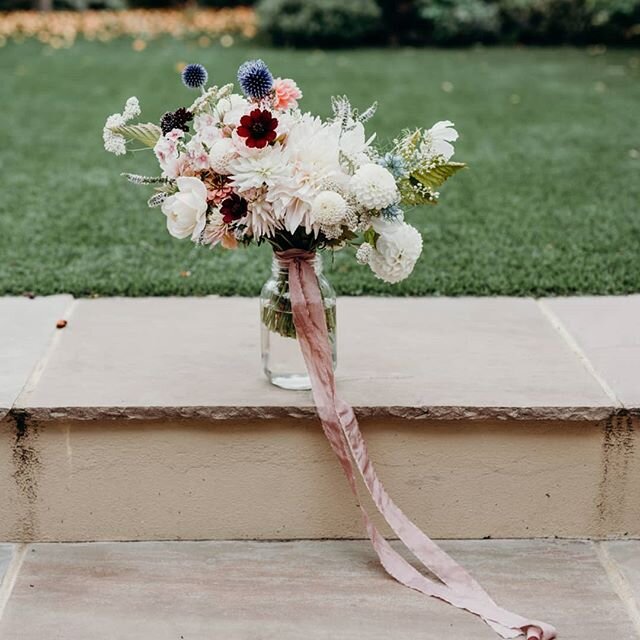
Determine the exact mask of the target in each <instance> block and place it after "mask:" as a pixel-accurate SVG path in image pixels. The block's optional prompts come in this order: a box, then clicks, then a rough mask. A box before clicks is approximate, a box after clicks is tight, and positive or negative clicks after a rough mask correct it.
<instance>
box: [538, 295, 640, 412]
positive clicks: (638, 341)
mask: <svg viewBox="0 0 640 640" xmlns="http://www.w3.org/2000/svg"><path fill="white" fill-rule="evenodd" d="M547 304H548V305H549V306H550V308H551V309H552V310H553V312H554V313H555V314H556V316H557V317H558V318H559V319H560V321H561V322H562V323H563V325H564V326H565V328H566V329H567V331H568V332H569V333H570V334H571V335H572V336H573V337H574V338H575V340H576V342H577V343H578V345H579V346H580V348H581V349H582V351H583V352H584V354H585V355H586V357H587V358H588V359H589V361H590V362H591V364H592V365H593V367H594V368H595V369H596V370H597V371H598V373H599V374H600V375H601V376H602V377H603V378H604V379H605V380H606V382H607V384H608V385H609V387H611V389H612V391H613V392H614V393H615V395H616V396H617V397H618V398H619V399H620V401H621V402H622V404H624V406H625V407H626V408H627V409H631V410H634V411H635V412H640V295H633V296H599V297H577V298H557V299H550V300H548V301H547Z"/></svg>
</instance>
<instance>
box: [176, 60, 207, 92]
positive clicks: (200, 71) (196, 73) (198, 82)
mask: <svg viewBox="0 0 640 640" xmlns="http://www.w3.org/2000/svg"><path fill="white" fill-rule="evenodd" d="M208 77H209V74H208V73H207V70H206V69H205V68H204V67H203V66H202V65H201V64H188V65H187V66H186V67H185V68H184V69H183V70H182V83H183V84H184V86H185V87H188V88H189V89H199V88H200V87H204V85H205V84H206V83H207V78H208Z"/></svg>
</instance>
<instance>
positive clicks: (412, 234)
mask: <svg viewBox="0 0 640 640" xmlns="http://www.w3.org/2000/svg"><path fill="white" fill-rule="evenodd" d="M384 231H385V232H384V233H382V234H381V235H380V237H379V238H378V240H377V242H376V246H375V249H373V251H371V254H370V255H369V267H370V268H371V271H373V273H374V274H375V275H376V277H378V278H380V280H384V281H385V282H390V283H392V284H394V283H396V282H400V280H404V279H405V278H407V277H409V275H410V274H411V272H412V271H413V268H414V266H415V264H416V262H417V261H418V258H419V257H420V254H421V253H422V236H421V235H420V232H419V231H418V230H417V229H415V228H414V227H412V226H411V225H408V224H407V223H406V222H396V223H390V224H389V225H388V226H387V227H386V228H385V230H384Z"/></svg>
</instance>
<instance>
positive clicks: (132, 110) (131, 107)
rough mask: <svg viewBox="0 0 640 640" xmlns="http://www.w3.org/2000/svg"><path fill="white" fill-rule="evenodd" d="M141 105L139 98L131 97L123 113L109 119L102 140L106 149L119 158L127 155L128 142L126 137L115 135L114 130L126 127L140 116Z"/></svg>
mask: <svg viewBox="0 0 640 640" xmlns="http://www.w3.org/2000/svg"><path fill="white" fill-rule="evenodd" d="M140 113H141V112H140V103H139V102H138V98H136V97H131V98H129V99H128V100H127V102H126V104H125V105H124V110H123V111H122V113H114V114H113V115H111V116H109V117H108V118H107V121H106V123H105V125H104V129H103V130H102V140H103V141H104V148H105V149H106V150H107V151H108V152H109V153H113V154H115V155H117V156H123V155H124V154H125V153H127V147H126V142H127V141H126V140H125V138H124V136H122V135H120V134H119V133H115V132H114V131H113V130H114V129H117V128H118V127H122V126H124V125H125V124H126V123H127V122H129V120H133V119H134V118H137V117H138V116H139V115H140Z"/></svg>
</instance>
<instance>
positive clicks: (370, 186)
mask: <svg viewBox="0 0 640 640" xmlns="http://www.w3.org/2000/svg"><path fill="white" fill-rule="evenodd" d="M349 186H350V188H351V192H352V193H353V195H354V196H355V198H356V200H357V201H358V204H360V205H362V206H363V207H365V208H367V209H384V208H385V207H389V206H391V205H392V204H395V203H396V202H398V199H399V193H398V187H397V186H396V181H395V179H394V177H393V176H392V175H391V173H390V172H389V171H388V170H387V169H385V168H384V167H381V166H380V165H378V164H365V165H363V166H362V167H360V168H359V169H358V170H357V171H356V172H355V173H354V174H353V176H352V177H351V181H350V182H349Z"/></svg>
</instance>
